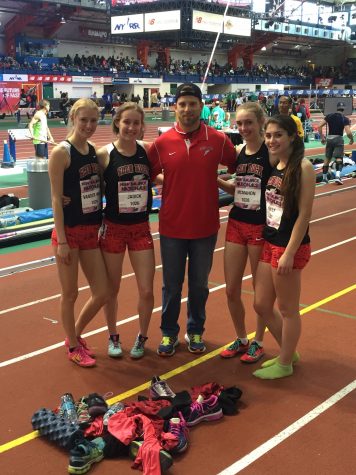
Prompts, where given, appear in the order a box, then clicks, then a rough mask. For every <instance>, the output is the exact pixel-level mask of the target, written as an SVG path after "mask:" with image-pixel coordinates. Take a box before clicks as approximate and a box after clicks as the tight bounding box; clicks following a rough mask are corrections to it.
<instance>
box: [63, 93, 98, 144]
mask: <svg viewBox="0 0 356 475" xmlns="http://www.w3.org/2000/svg"><path fill="white" fill-rule="evenodd" d="M84 108H85V109H92V110H95V111H96V112H97V114H98V117H99V107H98V106H97V105H96V104H95V102H94V101H93V100H92V99H86V98H82V99H78V100H77V101H75V103H74V104H73V105H72V107H71V108H70V111H69V121H68V127H69V132H68V134H67V138H68V137H69V136H70V135H72V133H73V129H74V118H75V117H76V115H77V114H78V111H79V110H80V109H84Z"/></svg>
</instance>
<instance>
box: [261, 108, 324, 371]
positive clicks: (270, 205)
mask: <svg viewBox="0 0 356 475" xmlns="http://www.w3.org/2000/svg"><path fill="white" fill-rule="evenodd" d="M265 143H266V145H267V147H268V150H269V155H270V157H271V158H272V159H273V160H275V162H276V163H277V166H276V167H275V168H274V169H273V171H272V174H271V176H270V178H269V180H268V182H267V187H266V211H267V213H266V214H267V225H266V227H265V228H264V231H263V237H264V239H265V244H264V247H263V251H262V256H261V259H260V262H259V264H258V267H257V273H256V281H255V303H254V307H255V310H256V312H257V313H258V315H260V316H261V318H262V319H263V320H264V322H265V324H266V325H267V327H268V328H269V330H270V331H271V333H272V335H273V336H274V338H275V339H276V341H277V343H278V344H279V346H280V355H279V356H278V357H277V358H273V359H271V360H268V361H265V362H264V363H263V364H262V369H258V370H257V371H255V372H254V373H253V374H254V376H256V377H257V378H261V379H279V378H285V377H287V376H291V375H292V374H293V363H295V362H297V361H298V360H299V355H298V353H297V352H296V348H297V344H298V341H299V338H300V334H301V318H300V313H299V312H300V307H299V300H300V289H301V271H302V269H303V268H304V267H305V266H306V264H307V263H308V261H309V259H310V255H311V252H310V238H309V234H308V227H309V221H310V216H311V213H312V206H313V199H314V192H315V173H314V169H313V166H312V164H311V163H310V161H309V160H308V159H305V158H304V143H303V140H302V138H301V137H300V136H299V134H298V131H297V126H296V123H295V121H294V120H293V118H291V117H288V116H287V115H277V116H273V117H270V118H269V119H268V120H267V123H266V126H265ZM275 301H277V304H278V307H279V310H280V312H281V314H282V319H279V318H276V317H275V314H274V313H273V307H274V304H275Z"/></svg>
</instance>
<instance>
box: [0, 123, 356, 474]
mask: <svg viewBox="0 0 356 475" xmlns="http://www.w3.org/2000/svg"><path fill="white" fill-rule="evenodd" d="M158 122H159V124H157V126H159V125H165V124H161V123H160V122H161V121H157V123H158ZM52 133H53V136H54V138H55V140H56V141H59V140H62V139H63V138H64V136H65V131H64V129H53V130H52ZM156 135H157V132H156V125H154V126H149V127H148V131H147V134H146V137H145V138H146V139H147V140H151V138H154V137H155V136H156ZM4 138H5V137H4ZM111 139H112V136H111V133H110V128H109V127H98V130H97V132H96V134H95V136H94V138H93V141H94V142H95V143H96V144H97V145H99V146H100V145H103V144H105V143H108V142H109V141H110V140H111ZM28 145H29V148H28V149H27V148H26V147H27V143H26V146H25V143H21V146H20V147H19V152H20V153H19V159H25V158H29V157H30V156H32V145H31V144H30V143H28ZM22 147H23V148H24V150H23V149H22ZM30 148H31V150H30ZM309 152H310V151H308V154H309ZM322 152H323V148H320V149H313V150H312V153H313V154H316V153H320V154H321V153H322ZM18 191H20V190H16V191H15V190H14V192H16V194H19V193H18ZM21 191H22V190H21ZM4 192H5V191H3V190H2V193H4ZM6 192H8V190H6ZM23 192H24V195H23V196H26V189H24V190H23ZM196 212H197V213H199V210H198V209H197V210H196ZM227 215H228V208H222V209H221V222H222V223H221V229H220V232H219V239H218V243H217V246H216V251H215V258H214V266H213V269H212V272H211V275H210V290H211V294H210V297H209V300H208V305H207V314H208V317H207V324H206V333H205V340H206V343H207V352H206V353H205V354H204V355H202V356H194V355H192V354H190V353H189V352H188V351H187V348H186V345H185V343H184V342H183V339H184V333H185V326H184V324H185V319H186V316H185V314H186V305H185V301H186V295H187V289H186V286H185V287H184V290H183V297H184V299H183V304H182V311H181V318H180V323H181V334H180V340H181V345H180V346H179V347H178V349H177V352H176V354H175V356H173V357H172V358H160V357H159V356H157V354H156V348H157V346H158V344H159V341H160V330H159V323H160V305H161V285H162V278H161V268H160V254H159V241H158V240H157V239H156V240H155V251H156V265H157V270H156V277H155V310H154V313H153V316H152V322H151V327H150V331H149V340H148V342H147V355H146V356H145V357H144V358H143V359H142V360H139V361H132V360H131V359H130V358H129V356H128V351H129V349H130V348H131V345H132V343H133V341H134V338H135V336H136V333H137V327H138V325H137V318H138V317H137V310H136V302H137V294H136V288H135V281H134V277H133V275H132V269H131V267H130V264H129V263H128V261H127V260H126V261H125V265H124V275H125V277H124V279H123V281H122V285H121V291H120V296H119V314H118V332H119V333H120V340H121V341H122V345H123V349H124V357H123V358H122V359H121V360H113V359H110V358H108V357H107V356H106V344H107V333H106V330H105V327H104V325H105V324H104V318H103V313H102V312H100V314H99V315H98V317H97V318H96V319H95V320H94V322H93V323H92V324H91V325H90V326H89V327H88V330H87V334H86V335H84V336H86V337H87V339H88V342H89V344H90V346H91V347H93V348H94V349H95V352H96V354H97V366H96V367H95V368H93V369H83V368H80V367H77V366H75V365H73V364H71V363H70V362H69V361H68V360H67V359H66V356H65V351H64V346H63V331H62V326H61V324H60V322H59V321H58V318H59V284H58V279H57V274H56V268H55V266H54V265H53V264H50V265H47V266H45V267H37V266H36V265H35V266H34V268H33V269H31V270H27V271H23V272H17V271H16V270H17V268H16V267H13V268H12V269H9V270H8V272H6V271H5V272H2V275H3V274H5V275H3V276H2V277H0V279H1V295H2V299H1V302H0V329H1V335H2V339H1V340H2V345H1V349H0V355H1V356H0V374H1V381H2V385H1V392H2V397H1V400H2V407H3V409H2V417H1V421H2V431H1V434H0V452H2V454H1V457H0V473H1V474H2V475H10V474H16V475H19V474H22V473H26V474H29V475H32V474H35V473H38V472H39V471H40V472H41V473H46V472H47V473H50V474H54V475H60V474H64V473H66V470H67V463H68V454H67V453H65V452H64V451H62V450H61V449H59V448H58V447H57V446H55V445H53V444H50V443H48V442H47V441H46V440H44V439H41V438H38V437H37V433H35V432H33V431H32V428H31V422H30V421H31V416H32V414H33V413H34V412H35V411H36V410H37V409H39V408H40V407H46V408H50V409H52V408H55V407H56V406H57V405H58V404H59V399H60V396H61V395H62V394H63V393H65V392H72V393H73V395H74V397H75V398H76V399H78V398H79V397H80V396H82V395H85V394H88V393H90V392H98V393H100V394H105V393H108V392H111V393H113V397H112V398H111V400H112V401H114V400H115V401H117V400H136V399H137V395H138V394H144V395H146V396H147V395H148V392H147V387H148V385H149V381H150V379H151V378H152V376H153V375H154V374H159V375H160V376H161V378H162V377H163V378H166V379H168V382H169V385H170V386H171V387H172V389H173V390H174V391H180V390H182V389H189V388H190V387H191V386H193V385H198V384H203V383H206V382H211V381H216V382H218V383H220V384H222V385H224V386H226V387H230V386H233V385H236V386H237V387H239V388H240V389H241V390H242V391H243V394H242V397H241V400H240V403H239V409H240V412H239V414H238V415H236V416H225V417H224V418H223V419H221V420H220V421H217V422H212V423H211V422H210V423H202V424H199V425H197V426H196V427H194V428H192V429H191V431H190V440H189V447H188V450H187V451H186V452H185V453H184V454H182V455H180V456H178V457H175V458H174V465H173V466H172V468H171V469H170V471H169V472H168V473H171V474H172V475H178V474H179V475H190V474H193V473H199V474H204V475H217V474H224V475H230V474H231V475H232V474H236V473H243V474H249V475H262V474H263V475H269V474H271V475H272V474H273V475H282V474H283V475H284V474H285V473H288V474H290V475H296V474H299V473H304V474H306V475H325V474H328V475H339V474H341V473H350V474H352V473H355V472H356V469H355V455H354V454H355V446H356V425H355V424H354V420H355V404H356V376H355V375H356V373H355V367H356V347H355V343H354V342H355V334H356V333H355V325H356V304H355V301H356V299H355V296H356V279H355V255H356V232H355V230H356V180H353V179H348V180H345V181H344V185H343V186H342V187H336V186H334V185H333V184H329V185H322V186H318V187H317V188H316V199H315V202H314V209H313V216H312V222H311V225H310V234H311V239H312V250H313V257H312V259H311V261H310V263H309V264H308V266H307V267H306V269H305V270H304V271H303V278H302V279H303V280H302V282H303V286H302V296H301V304H302V305H301V307H302V308H301V312H302V315H303V317H302V322H303V331H302V337H301V340H300V344H299V347H298V349H299V351H300V353H301V361H300V363H298V364H297V365H296V366H295V371H294V375H293V376H292V377H290V378H286V379H284V380H277V381H262V380H259V379H256V378H254V377H253V376H252V372H253V371H254V370H255V368H256V367H258V366H259V363H257V364H256V365H250V366H249V365H242V364H241V363H240V361H239V360H238V359H236V358H235V359H232V360H222V359H221V358H220V357H219V356H218V353H219V351H220V350H221V347H222V346H223V345H226V344H227V343H229V342H231V341H232V340H233V339H234V338H235V334H234V331H233V325H232V323H231V321H230V317H229V312H228V308H227V304H226V297H225V285H224V276H223V246H224V233H225V228H226V218H227ZM152 231H153V232H154V233H155V232H156V231H157V224H156V223H154V224H153V225H152ZM155 237H156V238H157V237H158V236H157V234H155ZM48 242H49V241H46V243H48ZM6 251H8V252H2V253H1V266H0V268H1V269H0V271H3V270H4V269H5V268H8V267H12V266H18V265H20V264H22V263H26V262H30V261H36V260H41V259H45V258H48V257H51V256H52V255H53V252H52V249H51V247H50V246H49V245H47V244H46V245H43V246H41V247H37V248H33V249H26V250H22V249H21V250H20V248H18V247H14V248H9V249H8V250H6ZM79 285H80V287H81V291H80V293H79V298H78V306H77V308H79V307H80V306H81V305H82V304H83V303H84V302H85V300H86V299H87V298H88V289H87V286H86V282H85V280H84V278H83V276H82V275H81V276H80V284H79ZM243 297H244V302H245V305H246V315H247V317H246V318H247V328H248V331H249V332H250V337H252V335H253V331H254V327H255V322H254V313H253V310H252V301H253V293H252V285H251V275H250V273H249V269H247V271H246V273H245V279H244V284H243ZM265 349H266V353H267V357H268V356H271V355H274V354H275V353H276V351H277V347H276V344H275V343H274V341H273V339H272V338H271V336H270V335H269V334H268V333H267V334H266V338H265ZM90 473H93V474H94V473H95V474H96V473H97V474H99V473H100V474H102V475H111V474H112V473H120V474H122V475H126V474H127V475H129V474H132V473H135V472H132V469H131V462H130V461H129V460H128V459H115V460H104V461H102V462H100V463H99V464H98V465H97V466H94V467H93V468H92V470H91V471H90Z"/></svg>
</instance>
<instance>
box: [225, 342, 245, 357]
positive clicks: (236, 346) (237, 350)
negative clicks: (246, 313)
mask: <svg viewBox="0 0 356 475" xmlns="http://www.w3.org/2000/svg"><path fill="white" fill-rule="evenodd" d="M248 348H249V344H248V343H247V344H246V345H244V344H243V343H242V341H241V339H240V338H237V339H236V340H235V341H233V342H232V343H231V345H229V346H228V347H227V348H225V350H223V351H222V352H221V353H220V356H221V357H222V358H233V357H234V356H236V355H238V354H241V353H246V351H247V350H248Z"/></svg>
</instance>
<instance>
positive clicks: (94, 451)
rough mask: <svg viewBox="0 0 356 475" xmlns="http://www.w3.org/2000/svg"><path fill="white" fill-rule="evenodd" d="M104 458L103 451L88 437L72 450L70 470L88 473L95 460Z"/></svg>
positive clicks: (70, 471) (78, 474) (75, 472)
mask: <svg viewBox="0 0 356 475" xmlns="http://www.w3.org/2000/svg"><path fill="white" fill-rule="evenodd" d="M103 458H104V454H103V451H102V450H101V449H99V448H98V447H97V445H95V444H94V443H92V442H90V441H89V440H87V439H84V440H82V441H80V444H78V445H77V446H75V447H74V449H72V450H71V451H70V455H69V465H68V472H69V473H73V474H77V475H81V474H82V473H87V472H88V471H89V470H90V467H91V466H92V465H93V463H95V462H100V460H102V459H103Z"/></svg>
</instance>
